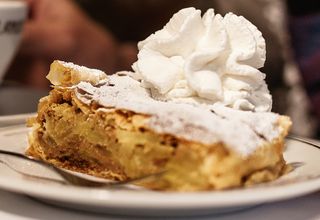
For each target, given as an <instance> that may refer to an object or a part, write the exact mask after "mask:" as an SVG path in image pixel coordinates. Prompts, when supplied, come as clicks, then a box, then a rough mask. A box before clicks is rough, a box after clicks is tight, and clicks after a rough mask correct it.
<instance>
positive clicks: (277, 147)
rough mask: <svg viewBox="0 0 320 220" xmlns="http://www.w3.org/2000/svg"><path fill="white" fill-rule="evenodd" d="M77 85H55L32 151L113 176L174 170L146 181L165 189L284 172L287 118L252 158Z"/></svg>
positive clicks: (207, 186)
mask: <svg viewBox="0 0 320 220" xmlns="http://www.w3.org/2000/svg"><path fill="white" fill-rule="evenodd" d="M96 107H97V106H92V107H88V106H87V105H84V104H83V103H82V102H80V101H79V100H78V99H77V98H76V97H75V95H74V94H73V92H72V90H68V89H61V88H59V87H56V88H55V89H54V90H52V91H51V93H50V95H49V96H47V97H45V98H43V99H42V100H41V101H40V104H39V109H38V116H37V118H36V120H32V126H33V132H32V133H31V134H30V136H29V141H30V147H29V148H28V150H27V153H28V154H31V155H33V156H36V157H38V158H41V159H43V160H46V161H48V162H50V163H53V164H55V165H57V166H61V167H64V168H67V169H71V170H75V171H79V172H83V173H88V174H91V175H95V176H100V177H105V178H111V179H118V180H124V179H130V178H135V177H139V176H141V175H146V174H150V173H155V172H159V171H162V170H168V172H167V173H165V174H164V175H163V176H161V178H157V180H156V181H154V180H149V181H145V182H143V183H141V184H142V185H143V186H145V187H148V188H152V189H159V190H178V191H195V190H212V189H225V188H231V187H238V186H244V185H251V184H256V183H259V182H265V181H270V180H274V179H276V178H278V177H279V176H280V175H282V173H283V170H284V168H285V161H284V159H283V156H282V152H283V147H284V137H285V135H286V134H287V132H288V129H289V127H290V125H291V122H290V119H289V118H287V117H285V116H281V117H280V119H279V126H280V127H281V128H282V133H281V135H280V136H279V137H278V138H276V139H274V140H273V142H272V143H266V144H265V146H262V147H260V148H258V150H256V152H254V153H253V154H252V155H250V156H249V157H248V158H244V157H242V156H240V155H239V154H237V153H236V152H233V151H231V150H230V149H228V148H227V147H226V146H225V145H224V144H223V143H216V144H211V145H204V144H201V143H196V142H192V141H187V140H183V139H178V138H176V137H175V136H174V135H173V134H157V133H155V132H154V131H153V130H151V129H150V128H148V127H147V126H146V125H147V123H146V122H147V121H148V120H149V116H147V115H143V114H137V113H134V112H131V111H124V110H119V109H109V110H108V111H99V110H97V108H96Z"/></svg>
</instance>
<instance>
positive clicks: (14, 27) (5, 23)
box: [0, 0, 28, 84]
mask: <svg viewBox="0 0 320 220" xmlns="http://www.w3.org/2000/svg"><path fill="white" fill-rule="evenodd" d="M27 12H28V7H27V3H25V2H24V1H16V0H0V84H1V82H2V80H3V77H4V75H5V72H6V70H7V68H8V67H9V64H10V62H11V60H12V58H13V57H14V55H15V52H16V51H17V48H18V45H19V42H20V38H21V33H22V29H23V24H24V21H25V19H26V17H27Z"/></svg>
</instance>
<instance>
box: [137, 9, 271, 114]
mask: <svg viewBox="0 0 320 220" xmlns="http://www.w3.org/2000/svg"><path fill="white" fill-rule="evenodd" d="M265 47H266V46H265V40H264V38H263V37H262V34H261V32H260V31H259V30H258V29H257V28H256V27H255V26H254V25H253V24H252V23H250V22H249V21H248V20H246V19H245V18H244V17H242V16H237V15H234V14H232V13H228V14H226V15H225V16H224V17H222V16H221V15H219V14H216V15H215V13H214V10H213V9H209V10H208V11H207V12H206V13H205V14H204V15H203V17H201V11H200V10H196V9H195V8H186V9H182V10H180V11H179V12H178V13H176V14H175V15H173V17H172V18H171V19H170V21H169V22H168V23H167V24H166V25H165V27H164V28H163V29H162V30H159V31H157V32H155V33H154V34H152V35H150V36H149V37H148V38H147V39H145V40H144V41H141V42H139V44H138V48H139V53H138V60H137V62H135V63H134V64H133V69H134V71H135V74H136V77H138V78H140V79H141V80H142V83H143V84H144V85H145V86H146V87H148V88H150V90H151V93H152V96H153V97H154V98H156V99H160V100H164V101H178V102H193V103H206V104H214V103H222V104H223V105H225V106H228V107H232V108H235V109H241V110H251V111H270V110H271V106H272V98H271V95H270V93H269V90H268V88H267V85H266V82H265V80H264V79H265V74H264V73H262V72H261V71H259V68H261V67H263V65H264V63H265V59H266V49H265Z"/></svg>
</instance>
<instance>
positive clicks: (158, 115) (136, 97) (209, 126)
mask: <svg viewBox="0 0 320 220" xmlns="http://www.w3.org/2000/svg"><path fill="white" fill-rule="evenodd" d="M129 75H130V73H127V74H126V73H123V72H122V74H121V75H117V74H115V75H112V76H110V77H109V79H108V81H107V82H105V83H104V84H103V85H99V86H93V85H91V84H90V83H87V82H80V83H79V84H78V85H76V86H74V87H73V89H74V90H75V94H76V96H77V97H78V98H79V99H80V100H81V101H82V102H83V103H85V104H88V105H89V104H90V103H91V102H92V101H95V102H97V103H98V104H100V105H101V106H103V108H102V110H105V109H108V108H118V109H125V110H130V111H134V112H137V113H142V114H147V115H150V120H149V121H148V124H147V125H146V126H148V127H149V128H150V129H153V130H155V131H156V132H159V133H167V134H174V135H176V136H177V137H179V138H182V139H185V140H191V141H197V142H200V143H203V144H208V145H209V144H213V143H218V142H221V143H224V144H225V145H226V146H227V147H229V148H230V149H232V150H234V151H236V152H238V153H239V154H241V155H242V156H248V155H250V154H251V153H253V152H254V151H255V150H256V149H257V148H258V147H260V146H263V144H264V143H265V141H266V140H268V141H270V140H272V139H273V138H275V137H277V136H278V135H279V134H280V131H279V130H278V129H277V126H276V121H277V119H278V117H279V116H278V115H277V114H274V113H253V112H243V111H238V110H232V109H229V108H226V107H223V106H218V105H214V106H209V107H208V106H205V105H203V106H202V105H198V106H195V105H192V104H186V103H174V102H161V101H156V100H154V99H153V98H151V96H150V91H149V90H148V89H146V88H143V87H142V86H141V85H140V82H139V81H137V80H135V79H133V78H131V77H130V76H129Z"/></svg>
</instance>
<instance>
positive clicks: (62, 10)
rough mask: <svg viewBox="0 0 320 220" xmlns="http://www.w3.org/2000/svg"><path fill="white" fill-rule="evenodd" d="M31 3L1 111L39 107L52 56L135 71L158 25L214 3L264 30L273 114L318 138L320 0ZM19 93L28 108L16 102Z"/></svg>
mask: <svg viewBox="0 0 320 220" xmlns="http://www.w3.org/2000/svg"><path fill="white" fill-rule="evenodd" d="M26 2H27V3H28V5H29V16H28V20H27V21H26V24H25V26H24V31H23V33H22V34H23V35H22V41H21V44H20V47H19V50H18V52H17V55H16V57H15V58H14V60H13V61H12V63H11V65H10V68H9V69H8V71H7V72H6V77H5V81H4V83H3V85H2V87H0V101H1V105H2V107H0V115H1V114H2V115H4V114H8V113H22V112H25V111H36V107H35V106H36V102H37V100H38V98H39V97H40V96H41V95H42V94H45V93H46V92H47V90H48V89H49V84H48V81H47V80H46V78H45V76H46V74H47V73H48V70H49V66H50V63H51V62H52V61H53V60H54V59H61V60H65V61H71V62H74V63H77V64H80V65H85V66H88V67H91V68H98V69H102V70H104V71H105V72H107V73H113V72H115V71H118V70H130V69H131V64H132V63H133V62H134V61H135V60H136V55H137V48H136V44H137V42H138V41H139V40H143V39H145V38H146V37H147V36H149V35H150V34H151V33H153V32H155V31H156V30H159V29H161V28H162V27H163V26H164V25H165V24H166V22H167V21H168V20H169V19H170V18H171V16H172V15H173V14H174V13H175V12H177V11H178V10H180V9H182V8H184V7H189V6H192V7H196V8H199V9H202V11H205V10H206V9H208V8H214V9H215V11H216V13H221V14H223V15H224V14H225V13H226V12H230V11H231V12H234V13H235V14H238V15H243V16H244V17H246V18H247V19H248V20H250V21H251V22H252V23H254V24H255V25H256V26H257V27H258V28H259V30H261V32H262V33H263V36H264V38H265V39H266V44H267V61H266V64H265V67H264V68H263V70H262V71H263V72H265V73H266V74H267V83H268V85H269V89H270V91H271V93H272V95H273V100H274V106H273V111H275V112H278V113H281V114H287V115H290V116H291V117H292V119H293V122H294V126H293V129H292V132H293V133H295V134H299V135H303V136H308V137H319V132H318V130H319V129H318V127H319V126H318V125H319V124H320V1H319V0H308V1H301V0H287V1H286V0H176V1H171V0H134V1H133V0H108V1H104V0H55V1H52V0H26ZM18 94H20V96H19V95H18ZM9 97H10V98H9ZM12 97H17V98H12ZM18 97H20V98H21V99H22V100H23V102H24V106H26V103H28V105H29V106H30V107H28V108H19V107H17V104H16V103H17V99H18ZM32 97H33V98H32ZM318 97H319V98H318ZM4 102H6V104H5V103H4ZM4 105H6V106H7V108H6V107H4ZM8 106H9V107H8Z"/></svg>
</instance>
